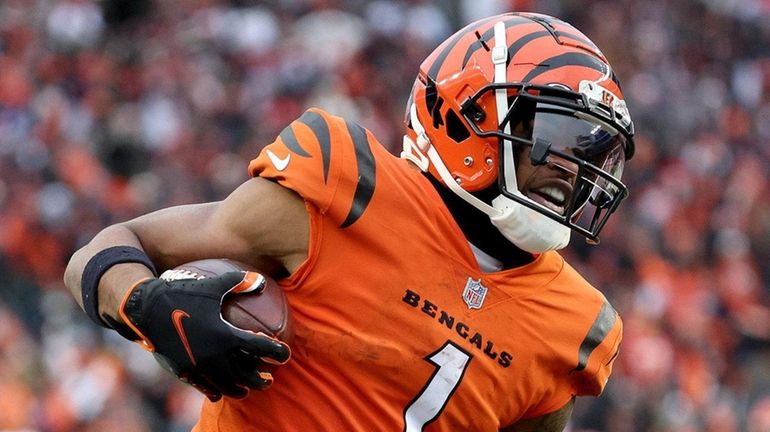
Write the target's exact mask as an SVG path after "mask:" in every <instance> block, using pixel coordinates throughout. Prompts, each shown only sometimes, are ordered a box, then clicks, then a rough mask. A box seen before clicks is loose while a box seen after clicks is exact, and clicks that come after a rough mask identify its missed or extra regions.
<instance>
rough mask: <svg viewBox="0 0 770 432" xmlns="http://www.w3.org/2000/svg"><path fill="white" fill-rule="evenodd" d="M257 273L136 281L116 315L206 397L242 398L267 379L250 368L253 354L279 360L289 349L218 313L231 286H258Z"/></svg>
mask: <svg viewBox="0 0 770 432" xmlns="http://www.w3.org/2000/svg"><path fill="white" fill-rule="evenodd" d="M259 276H260V275H258V274H257V273H253V272H230V273H225V274H223V275H221V276H219V277H215V278H206V279H199V280H196V279H182V280H173V281H166V280H162V279H147V280H144V281H140V282H139V283H137V284H136V285H135V286H134V287H133V288H132V289H130V290H129V292H128V293H127V294H126V297H125V298H124V300H123V303H122V304H121V308H120V314H121V318H122V319H123V321H124V322H125V323H126V324H127V325H128V327H130V328H131V330H133V332H135V333H136V338H135V339H136V341H137V342H138V343H139V344H140V345H142V346H143V347H144V348H145V349H147V350H148V351H151V352H153V353H154V354H155V356H156V358H157V359H158V361H159V362H160V363H161V364H162V365H163V366H164V367H166V368H167V369H169V370H170V371H171V372H172V373H174V374H175V375H176V376H177V377H179V379H181V380H182V381H184V382H186V383H188V384H190V385H192V386H193V387H195V388H196V389H198V390H199V391H200V392H201V393H203V394H205V395H206V396H207V397H208V398H209V399H210V400H211V401H217V400H219V399H221V398H222V396H223V395H224V396H230V397H234V398H243V397H245V396H246V394H247V393H248V389H249V388H256V389H264V388H267V386H269V385H270V384H271V383H272V376H271V375H270V374H269V373H267V372H260V371H258V370H255V366H254V365H255V364H257V363H258V361H255V360H265V361H267V362H271V363H284V362H286V361H287V360H288V359H289V355H290V351H289V348H288V346H287V345H286V344H284V343H283V342H281V341H278V340H277V339H274V338H272V337H269V336H267V335H265V334H262V333H259V334H257V333H253V332H250V331H246V330H241V329H238V328H236V327H234V326H232V325H230V324H229V323H227V322H226V321H225V320H224V319H223V318H222V315H221V306H222V299H223V297H224V296H225V295H226V294H227V293H229V292H231V291H232V292H234V293H236V292H237V293H241V292H255V291H256V292H259V291H261V290H262V289H263V288H264V279H263V278H261V277H259ZM260 281H262V283H259V282H260ZM121 334H123V333H121Z"/></svg>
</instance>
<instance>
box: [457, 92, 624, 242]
mask: <svg viewBox="0 0 770 432" xmlns="http://www.w3.org/2000/svg"><path fill="white" fill-rule="evenodd" d="M501 88H505V89H506V90H508V89H512V90H513V91H514V92H515V94H516V96H513V97H511V98H510V99H509V100H511V103H510V108H509V109H508V111H507V113H506V114H505V115H504V116H503V117H502V118H503V121H502V122H501V124H500V127H499V128H496V129H494V130H482V129H481V128H480V126H479V123H480V120H482V119H481V118H479V111H478V110H476V109H474V108H473V106H474V105H475V103H476V101H477V100H479V99H481V98H483V97H485V94H487V93H489V92H493V91H497V90H499V89H501ZM584 99H585V97H584V96H583V95H581V94H579V93H575V92H572V91H569V90H564V89H560V88H555V87H550V86H536V85H525V84H503V85H489V86H486V87H485V88H483V89H481V90H480V91H479V92H477V94H476V95H474V96H473V97H472V98H469V99H468V100H466V101H465V103H463V109H462V110H461V113H462V115H463V116H464V118H465V120H466V122H467V124H469V125H470V127H471V129H473V132H474V133H475V134H477V135H479V136H481V137H497V138H498V140H499V146H500V149H499V154H500V159H499V173H498V187H499V190H500V192H501V194H502V195H503V196H504V197H506V198H508V199H510V200H513V201H515V202H517V203H519V204H521V205H523V206H526V207H528V208H530V209H532V210H535V211H537V212H538V213H541V214H543V215H545V216H547V217H548V218H550V219H552V220H554V221H556V222H559V223H560V224H562V225H564V226H567V227H569V228H570V229H572V230H574V231H576V232H578V233H579V234H581V235H583V236H585V237H586V238H587V239H588V240H589V241H592V242H598V236H599V232H600V231H601V229H602V228H603V227H604V225H605V224H606V222H607V219H608V218H609V216H610V215H611V214H612V213H613V212H614V211H615V210H616V209H617V207H618V205H619V204H620V202H621V201H622V200H623V199H624V198H625V197H626V196H627V195H628V189H627V188H626V186H625V185H624V184H623V183H622V182H621V181H620V177H621V175H622V172H623V165H624V162H625V159H626V154H625V152H626V149H628V148H629V145H628V137H627V135H626V134H624V133H621V131H619V130H618V128H616V127H614V126H612V125H611V123H610V121H609V119H607V118H601V117H600V116H599V115H597V114H595V113H593V112H591V111H590V110H589V109H587V108H585V107H586V106H587V102H586V101H585V100H584ZM506 130H510V131H512V132H506ZM509 147H510V148H509ZM522 157H527V159H528V161H529V163H531V164H532V165H533V166H535V167H538V166H546V165H548V166H550V167H551V168H553V169H556V170H560V171H564V172H568V173H569V177H571V178H572V181H571V183H572V190H571V193H569V196H568V197H567V200H566V201H565V202H563V203H559V204H560V207H563V208H561V209H560V208H556V207H555V205H547V204H546V205H544V204H543V203H538V202H536V201H533V200H532V199H530V198H529V197H527V196H524V195H523V194H522V193H520V191H519V186H520V185H518V182H517V180H516V178H515V177H516V173H517V167H516V165H517V162H518V163H521V162H522V161H521V160H517V159H520V158H522Z"/></svg>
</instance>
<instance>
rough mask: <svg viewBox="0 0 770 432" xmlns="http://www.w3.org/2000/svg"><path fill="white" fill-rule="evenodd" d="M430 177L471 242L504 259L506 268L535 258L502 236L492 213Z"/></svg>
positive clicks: (491, 254)
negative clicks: (481, 208) (493, 222)
mask: <svg viewBox="0 0 770 432" xmlns="http://www.w3.org/2000/svg"><path fill="white" fill-rule="evenodd" d="M427 177H428V179H430V181H431V183H433V185H434V187H435V188H436V190H437V191H438V193H439V195H440V196H441V198H442V200H443V201H444V204H446V206H447V208H448V209H449V212H450V213H452V216H454V219H455V222H457V225H459V226H460V229H461V230H462V231H463V233H464V234H465V237H466V239H467V240H468V242H469V243H471V244H472V245H474V246H475V247H476V248H478V249H480V250H481V251H482V252H484V253H485V254H487V255H489V256H490V257H492V258H494V259H495V260H497V261H499V262H501V263H502V266H503V268H504V269H509V268H514V267H520V266H523V265H525V264H529V263H531V262H532V261H533V260H534V259H535V257H534V256H532V254H530V253H529V252H526V251H523V250H521V249H519V248H518V247H516V246H515V245H514V244H513V243H511V242H510V241H508V239H506V238H505V237H503V235H502V234H501V233H500V231H498V230H497V228H495V226H494V225H492V222H491V221H490V220H489V216H487V215H486V214H484V213H482V212H480V211H479V210H477V209H476V208H474V207H473V206H472V205H470V204H468V203H467V202H465V201H464V200H463V199H462V198H460V197H458V196H457V195H455V194H454V193H453V192H452V191H450V190H449V189H447V188H446V187H444V186H443V185H442V184H440V183H438V181H436V180H435V179H433V177H432V176H427Z"/></svg>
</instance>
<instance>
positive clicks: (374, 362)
mask: <svg viewBox="0 0 770 432" xmlns="http://www.w3.org/2000/svg"><path fill="white" fill-rule="evenodd" d="M249 170H250V173H251V174H252V175H254V176H262V177H265V178H268V179H273V180H275V181H277V182H278V183H280V184H281V185H283V186H285V187H287V188H290V189H292V190H294V191H296V192H297V193H298V194H299V195H301V196H302V197H303V198H304V199H305V201H306V202H307V209H308V212H309V213H310V224H311V229H310V244H309V257H308V259H307V261H306V262H305V263H303V264H302V266H301V267H300V268H299V269H298V270H297V271H296V272H295V273H294V274H292V275H291V276H290V277H288V278H287V279H285V280H282V281H281V285H282V286H283V287H284V288H285V290H286V294H287V297H288V300H289V302H290V304H291V307H292V311H293V314H294V319H295V336H294V342H293V344H292V358H291V360H290V361H289V362H288V363H287V364H286V365H284V366H282V367H280V368H278V371H277V372H276V373H275V383H274V384H273V386H272V387H271V388H270V389H268V390H266V391H261V392H260V391H252V392H250V394H249V396H248V397H247V398H246V399H243V400H233V399H229V398H224V399H223V400H221V401H219V402H217V403H210V402H208V401H206V402H205V403H204V407H203V410H202V416H201V419H200V422H199V424H198V425H197V426H196V429H195V430H197V431H227V432H236V431H238V432H242V431H284V432H285V431H334V432H337V431H367V432H370V431H397V430H400V431H407V432H414V431H421V430H425V431H431V432H438V431H447V432H448V431H455V432H456V431H496V430H498V429H499V428H502V427H505V426H507V425H510V424H512V423H514V422H516V421H517V420H519V419H522V418H530V417H535V416H539V415H543V414H546V413H549V412H552V411H554V410H557V409H558V408H560V407H562V406H563V405H564V404H565V403H567V402H568V401H569V400H570V398H571V397H572V396H573V395H586V394H588V395H597V394H599V393H600V392H601V391H602V389H603V388H604V385H605V383H606V382H607V378H608V376H609V374H610V371H611V369H612V363H613V360H614V358H615V356H616V354H617V352H618V344H619V343H620V339H621V321H620V319H619V317H618V315H617V313H616V312H615V310H614V309H613V308H612V306H610V304H609V303H608V302H607V300H606V299H605V298H604V296H603V295H602V294H601V293H599V291H597V290H596V289H595V288H593V287H592V286H591V285H589V284H588V283H587V282H586V281H585V280H584V279H583V278H582V277H580V275H578V273H577V272H576V271H575V270H574V269H573V268H572V267H570V266H569V265H568V264H567V263H565V262H564V260H563V259H562V257H561V256H560V255H559V254H558V253H556V252H548V253H544V254H541V255H540V256H539V257H538V258H537V259H536V260H535V261H534V262H532V263H530V264H528V265H526V266H523V267H519V268H515V269H510V270H505V271H500V272H495V273H484V272H482V271H481V270H480V269H479V266H478V264H477V261H476V259H475V257H474V255H473V252H472V250H471V248H470V246H469V244H468V242H467V241H466V239H465V236H464V235H463V233H462V232H461V230H460V228H459V227H458V225H457V224H456V223H455V221H454V220H453V218H452V215H451V214H450V213H449V211H448V210H447V208H446V207H445V206H444V204H443V202H442V201H441V198H440V197H439V195H438V194H437V192H436V191H435V189H434V188H433V186H432V185H431V183H430V182H429V181H428V180H427V179H426V178H425V177H424V176H423V175H422V174H421V173H420V172H418V171H416V170H414V169H412V168H410V167H409V166H407V163H406V162H405V161H404V160H401V159H399V158H397V157H395V156H393V155H391V154H390V153H388V151H387V150H386V149H385V148H383V147H382V146H381V145H380V144H379V143H378V142H377V141H376V139H375V138H374V137H373V136H372V135H371V133H370V132H368V131H367V130H365V129H364V128H362V127H361V126H359V125H357V124H356V123H353V122H349V121H346V120H344V119H341V118H338V117H334V116H331V115H329V114H328V113H325V112H323V111H321V110H318V109H311V110H309V111H307V112H305V114H304V115H302V117H300V118H299V119H298V120H296V121H294V122H293V123H292V124H291V125H289V126H288V127H287V128H286V129H284V130H283V132H281V134H280V136H279V138H278V139H276V141H275V142H273V143H272V144H270V145H269V146H267V147H265V149H263V151H262V152H261V153H260V155H259V156H258V157H257V158H256V159H254V160H253V161H252V162H251V164H250V166H249Z"/></svg>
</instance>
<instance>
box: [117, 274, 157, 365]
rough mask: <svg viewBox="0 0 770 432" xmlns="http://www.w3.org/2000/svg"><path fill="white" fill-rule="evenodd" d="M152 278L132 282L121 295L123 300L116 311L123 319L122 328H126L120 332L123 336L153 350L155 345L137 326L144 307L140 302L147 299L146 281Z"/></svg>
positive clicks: (148, 349)
mask: <svg viewBox="0 0 770 432" xmlns="http://www.w3.org/2000/svg"><path fill="white" fill-rule="evenodd" d="M152 280H153V278H143V279H140V280H139V281H137V282H136V283H134V284H133V285H132V286H131V288H129V289H128V290H127V291H126V294H125V295H124V296H123V301H121V302H120V308H119V309H118V313H119V314H120V318H121V319H122V320H123V324H124V326H125V328H124V330H128V332H126V333H127V334H128V336H132V337H127V335H126V334H123V333H122V332H118V333H120V334H121V335H122V336H123V337H125V338H126V339H129V340H133V341H135V342H136V343H138V344H139V346H141V347H142V348H144V349H145V350H147V351H150V352H155V345H153V343H152V342H150V340H149V339H148V338H147V336H145V335H144V333H142V331H141V330H140V329H139V328H138V327H137V323H140V322H141V320H142V319H143V316H142V310H143V309H144V308H143V307H142V306H143V305H142V304H143V303H144V302H145V301H147V298H146V296H145V293H146V288H147V286H148V285H149V284H148V283H147V282H148V281H152Z"/></svg>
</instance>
